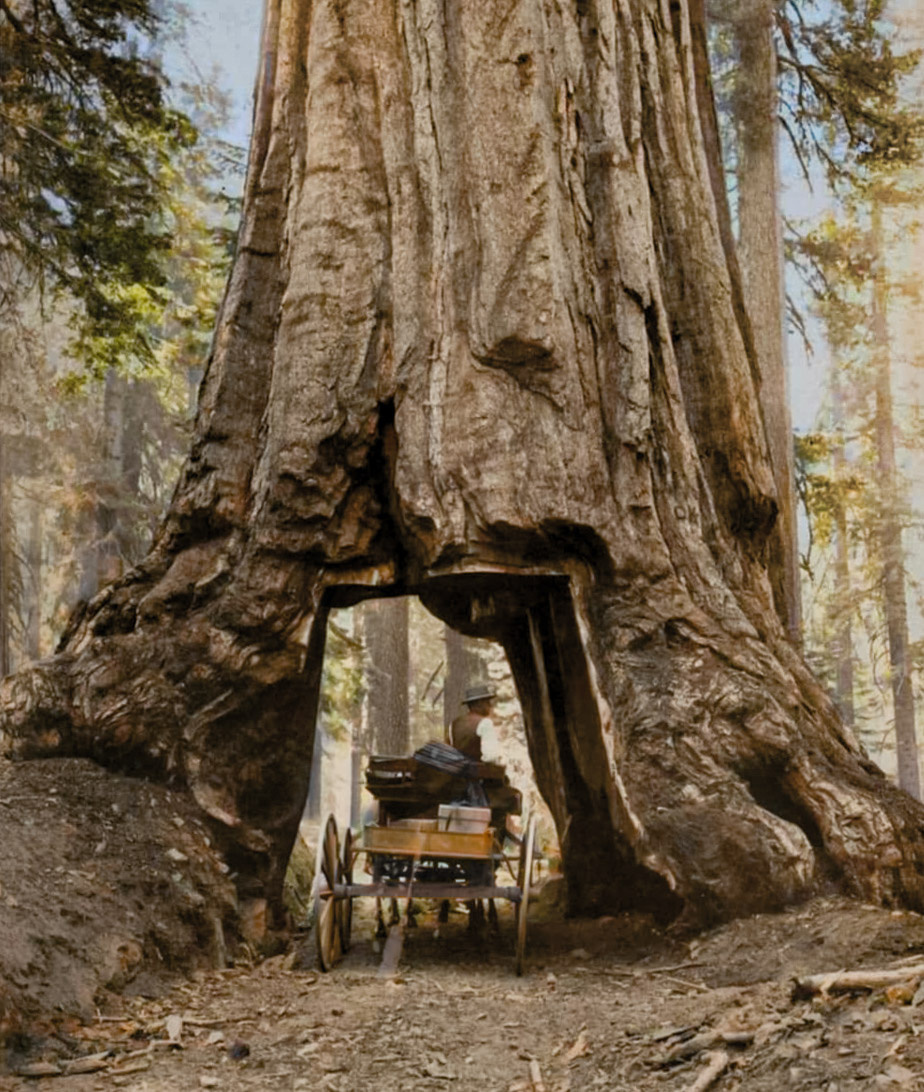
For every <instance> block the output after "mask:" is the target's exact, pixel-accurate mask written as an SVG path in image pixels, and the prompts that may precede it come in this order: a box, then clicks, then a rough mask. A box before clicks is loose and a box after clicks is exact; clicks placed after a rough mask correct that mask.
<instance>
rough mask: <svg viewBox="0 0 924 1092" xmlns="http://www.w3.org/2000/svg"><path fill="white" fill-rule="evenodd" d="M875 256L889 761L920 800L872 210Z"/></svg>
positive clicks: (881, 274)
mask: <svg viewBox="0 0 924 1092" xmlns="http://www.w3.org/2000/svg"><path fill="white" fill-rule="evenodd" d="M872 235H873V247H874V253H875V259H874V260H875V268H874V273H873V311H872V335H873V352H874V366H875V375H876V454H877V459H878V465H879V480H880V489H881V494H880V496H881V501H880V503H881V510H880V513H879V543H880V550H881V552H882V594H883V601H884V604H885V617H886V629H887V631H888V639H889V664H890V667H891V671H890V682H891V685H892V708H893V713H894V716H895V756H896V766H897V772H898V783H899V785H900V786H901V787H902V788H903V789H904V790H905V791H906V792H908V793H910V794H911V795H912V796H913V797H915V799H918V800H920V798H921V774H920V767H919V764H918V741H917V732H916V729H915V719H914V690H913V684H912V678H911V662H910V653H909V648H908V644H909V641H908V607H907V603H906V600H905V595H906V589H905V551H904V547H903V544H902V523H901V512H900V508H899V495H898V481H897V474H896V466H895V414H894V412H893V409H892V360H891V352H890V345H889V319H888V279H887V278H888V274H887V271H886V268H885V259H884V255H883V243H882V210H881V208H880V206H879V203H878V201H876V200H874V201H873V206H872Z"/></svg>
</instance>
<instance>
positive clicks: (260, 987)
mask: <svg viewBox="0 0 924 1092" xmlns="http://www.w3.org/2000/svg"><path fill="white" fill-rule="evenodd" d="M554 888H555V884H554V883H553V884H551V885H550V888H549V890H550V891H551V890H554ZM434 911H435V908H434ZM535 917H536V918H537V920H536V921H535V922H531V925H530V936H529V958H528V965H527V969H526V973H525V974H524V975H523V977H522V978H517V977H516V976H515V975H514V973H513V956H512V949H513V920H512V917H511V916H510V914H509V912H508V911H506V910H505V911H503V912H502V914H501V921H500V931H499V933H496V934H495V933H491V932H490V931H484V932H480V933H472V932H470V931H469V930H468V929H467V926H466V918H465V915H464V913H462V912H461V911H460V912H456V913H454V914H453V915H452V918H451V920H450V922H449V924H448V926H446V925H444V926H443V927H442V928H441V929H440V931H439V935H437V925H436V917H435V912H427V913H426V914H422V915H421V916H420V918H419V919H418V920H419V924H418V927H417V928H415V929H407V930H405V941H404V948H403V954H402V958H401V962H400V964H399V965H398V969H397V972H396V973H395V974H393V975H392V976H390V977H381V976H380V974H379V970H380V963H381V954H380V952H379V950H378V949H379V947H380V946H379V944H378V943H377V942H376V941H375V940H374V936H373V924H374V923H373V922H372V920H371V917H370V916H369V914H368V912H364V913H363V914H361V915H359V914H358V915H357V920H356V921H355V924H354V944H353V947H352V948H351V950H350V952H349V953H348V954H347V955H346V956H345V958H344V959H343V961H342V962H341V963H340V964H339V965H338V966H337V967H336V968H335V969H334V970H333V971H332V972H331V973H328V974H321V973H318V972H317V971H315V970H299V969H297V966H298V963H299V961H300V960H301V959H303V957H304V953H303V952H301V951H300V950H299V949H298V948H297V947H296V948H295V949H294V950H293V951H291V952H290V953H289V954H287V955H279V956H276V957H273V958H270V959H267V960H264V961H262V962H256V963H253V964H251V965H241V966H235V967H233V968H230V969H227V970H224V971H218V972H204V971H196V972H193V974H192V976H191V977H189V978H187V979H185V980H182V981H175V982H174V984H173V985H172V986H170V985H169V984H163V985H162V986H161V987H160V988H154V987H152V986H150V985H149V987H148V988H147V989H146V991H145V992H147V993H148V994H149V996H135V997H127V996H123V995H117V994H114V993H112V994H108V995H107V996H106V998H105V1003H104V1006H103V1009H102V1011H101V1012H100V1013H99V1014H98V1016H96V1017H94V1018H92V1019H89V1020H85V1021H83V1022H80V1021H77V1020H70V1021H68V1020H61V1021H59V1023H58V1025H57V1027H56V1028H55V1029H53V1030H52V1029H49V1031H48V1034H47V1037H46V1038H45V1039H44V1040H39V1041H33V1042H32V1044H31V1050H30V1052H29V1054H28V1056H26V1055H23V1056H22V1057H18V1058H17V1057H15V1056H10V1057H9V1058H8V1062H9V1063H10V1065H11V1066H12V1068H13V1070H14V1072H15V1070H16V1069H17V1068H18V1069H19V1070H20V1071H21V1072H32V1073H35V1074H36V1075H35V1076H33V1077H24V1076H16V1075H12V1074H11V1075H8V1076H5V1077H0V1090H3V1092H13V1090H22V1089H26V1088H28V1089H38V1090H40V1092H44V1090H50V1089H66V1090H67V1092H104V1090H108V1089H112V1088H124V1089H128V1090H130V1092H167V1090H170V1092H174V1090H177V1089H199V1088H219V1089H223V1090H227V1092H245V1090H256V1089H273V1090H277V1089H279V1090H285V1092H288V1090H293V1092H297V1090H301V1089H305V1090H309V1089H311V1090H314V1089H321V1090H329V1092H354V1090H355V1092H364V1090H366V1089H376V1090H380V1092H391V1090H394V1092H398V1090H401V1092H414V1090H423V1089H428V1090H430V1089H458V1090H460V1092H461V1090H469V1089H471V1090H483V1092H565V1090H570V1092H580V1090H584V1089H594V1088H601V1089H620V1090H621V1089H625V1090H645V1089H664V1090H672V1089H697V1090H704V1089H706V1088H710V1089H717V1090H728V1089H738V1088H740V1089H748V1090H753V1092H771V1090H773V1092H778V1090H780V1089H796V1090H803V1089H804V1090H808V1089H813V1090H815V1089H823V1090H826V1092H835V1090H836V1092H845V1090H847V1089H879V1088H886V1089H887V1088H895V1089H902V1088H907V1089H917V1088H924V1008H918V1007H917V1004H918V1003H919V1002H920V1000H921V997H920V996H918V994H917V990H916V989H915V985H914V983H912V984H911V985H908V986H900V987H896V988H892V989H890V990H889V991H882V990H874V991H869V990H866V991H861V992H858V993H851V994H841V995H838V994H836V993H835V992H834V989H835V987H833V986H832V987H831V993H830V995H825V996H820V997H816V998H814V999H812V1000H794V999H793V979H794V976H796V975H802V974H806V973H821V972H836V971H839V970H841V969H843V968H858V967H876V968H884V967H896V966H897V967H899V968H900V967H902V966H903V965H910V963H911V962H914V963H921V962H924V956H922V958H921V959H916V958H915V956H914V953H915V952H922V953H924V918H921V917H920V916H918V915H915V914H905V913H891V912H889V911H885V910H881V909H878V908H874V907H867V906H862V905H858V904H856V903H850V902H847V901H845V900H841V899H820V900H816V901H814V902H812V903H809V904H807V905H805V906H803V907H801V908H798V909H795V910H792V911H789V912H787V913H783V914H778V915H762V916H758V917H753V918H750V919H746V920H742V921H737V922H733V923H731V924H729V925H726V926H723V927H721V928H719V929H716V930H714V931H712V932H710V933H708V934H705V935H701V936H698V937H696V938H694V939H685V940H680V939H676V938H673V937H671V936H670V935H668V934H665V933H664V932H662V931H660V930H658V929H657V928H655V927H654V926H653V925H652V924H651V922H650V920H648V919H645V918H641V917H637V916H633V915H626V916H622V917H619V918H603V919H599V920H596V921H565V920H561V919H560V918H559V917H558V914H557V910H556V907H555V905H554V899H550V898H548V897H546V898H542V897H540V898H539V899H538V900H537V903H536V905H535ZM921 994H922V995H924V990H922V991H921ZM153 995H156V996H153ZM80 1058H83V1059H84V1060H83V1061H76V1062H75V1060H76V1059H80ZM36 1065H38V1066H39V1067H41V1065H44V1066H46V1067H48V1069H47V1070H46V1071H47V1072H50V1071H51V1070H52V1069H58V1070H61V1071H64V1072H65V1073H66V1071H67V1070H68V1068H70V1075H62V1076H47V1077H41V1076H39V1075H38V1074H39V1072H40V1068H39V1069H36ZM30 1066H31V1067H32V1068H31V1069H29V1068H27V1067H30ZM81 1067H85V1068H88V1069H92V1068H94V1067H98V1068H97V1071H96V1072H90V1073H80V1072H75V1071H74V1070H75V1069H76V1070H80V1069H81ZM710 1073H715V1078H714V1080H708V1077H709V1074H710ZM697 1082H698V1083H697Z"/></svg>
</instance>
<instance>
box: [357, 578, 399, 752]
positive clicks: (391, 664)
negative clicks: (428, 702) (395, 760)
mask: <svg viewBox="0 0 924 1092" xmlns="http://www.w3.org/2000/svg"><path fill="white" fill-rule="evenodd" d="M363 632H364V635H365V645H366V695H367V697H366V701H367V703H368V721H367V723H368V732H369V741H368V746H370V747H371V748H372V750H373V753H375V754H380V755H403V754H407V752H408V748H409V746H410V738H411V722H410V706H409V702H408V675H409V668H410V664H409V658H408V600H407V597H406V596H401V597H399V598H398V599H378V600H374V601H371V602H368V603H366V605H365V608H364V610H363Z"/></svg>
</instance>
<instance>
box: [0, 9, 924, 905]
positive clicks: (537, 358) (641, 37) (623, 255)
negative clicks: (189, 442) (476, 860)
mask: <svg viewBox="0 0 924 1092" xmlns="http://www.w3.org/2000/svg"><path fill="white" fill-rule="evenodd" d="M265 35H266V38H265V47H264V53H263V61H262V66H261V74H260V79H259V88H258V96H257V104H256V111H255V126H256V127H255V133H254V139H253V145H252V150H251V161H250V170H249V177H248V183H247V192H246V204H245V212H244V219H243V225H242V229H241V236H240V245H239V253H238V256H237V260H236V263H235V266H234V270H233V273H232V276H231V281H230V285H229V288H228V293H227V296H226V299H225V302H224V306H223V309H222V313H221V317H220V320H219V325H218V330H217V333H216V336H215V341H214V348H213V353H212V358H211V360H210V362H209V367H208V371H207V374H206V377H205V380H204V385H203V389H202V398H201V403H200V410H199V415H198V419H197V424H196V433H195V438H194V443H193V449H192V452H191V454H190V457H189V460H188V463H187V465H186V468H185V472H184V474H183V477H182V480H181V482H180V484H179V486H178V489H177V492H176V495H175V497H174V500H173V503H172V505H171V508H170V511H169V513H168V515H167V518H166V520H165V523H164V525H163V528H162V530H161V532H160V534H159V536H158V538H157V541H156V543H155V545H154V547H153V549H152V551H151V553H150V555H149V556H148V558H147V559H146V560H145V561H144V562H143V563H142V564H141V565H140V566H138V567H137V568H136V569H135V570H133V571H132V572H130V573H128V574H126V575H125V576H124V577H123V578H122V579H121V580H119V581H118V582H117V583H115V584H114V585H111V586H110V587H109V588H107V589H105V590H104V591H103V592H102V593H101V594H100V595H99V596H98V597H97V598H96V599H95V600H94V601H93V602H92V603H91V604H90V606H89V609H88V610H87V611H86V612H85V613H84V614H83V615H82V616H80V617H78V618H75V620H74V622H73V624H72V625H71V627H70V630H69V632H68V633H67V635H66V638H65V640H64V643H63V646H62V649H61V651H60V652H59V654H58V655H57V656H56V657H55V659H53V660H51V661H48V662H45V663H43V664H40V665H38V666H37V667H36V668H34V669H33V670H31V671H29V672H26V673H23V674H20V675H18V676H15V677H13V678H11V679H10V680H8V681H7V682H6V683H5V689H4V703H5V704H4V716H3V722H2V723H3V729H4V731H5V733H6V739H7V741H8V747H9V749H10V750H11V751H13V752H14V753H16V754H19V755H39V754H49V753H80V754H86V755H91V756H93V757H95V758H97V759H98V760H99V761H102V762H105V763H110V764H119V765H121V766H123V767H126V768H129V769H131V770H136V771H139V772H141V771H145V772H147V773H149V774H150V775H157V776H167V777H170V778H172V779H173V780H174V781H175V782H176V783H177V784H185V785H186V786H188V788H189V790H190V791H191V793H192V794H193V795H194V797H195V799H196V800H197V801H198V802H199V804H200V805H201V806H202V808H204V809H205V811H206V812H207V813H208V814H209V815H210V816H211V817H212V818H213V819H214V821H215V825H216V830H218V831H219V832H222V833H223V835H224V841H223V845H224V846H225V848H226V852H227V853H228V855H229V856H230V857H231V858H233V864H234V868H235V871H236V872H237V873H238V875H239V876H241V877H244V878H246V879H247V881H248V883H250V884H251V889H252V887H253V884H254V883H255V882H259V883H261V884H262V885H263V887H264V890H265V892H266V894H268V895H269V896H270V897H271V898H273V899H275V898H277V897H278V893H279V889H280V884H281V878H282V868H283V866H284V862H285V858H286V856H287V854H288V851H289V847H290V845H291V844H292V839H293V837H294V833H295V829H296V826H297V823H298V818H299V816H300V814H301V809H302V805H303V802H304V797H305V792H306V789H307V784H308V771H309V765H310V755H311V743H312V734H313V726H314V723H315V715H314V714H315V709H316V703H317V694H318V681H319V673H320V664H321V658H322V652H323V643H324V630H325V616H326V612H327V610H328V609H329V608H330V606H331V605H334V604H337V603H347V602H351V601H356V600H357V599H361V598H364V597H371V596H375V595H377V594H380V593H381V592H382V591H383V590H385V591H389V592H395V591H402V592H409V591H416V592H417V593H418V594H420V595H421V597H422V598H423V600H424V602H425V603H426V604H427V605H428V606H429V607H430V609H432V610H434V611H435V612H437V613H438V614H439V615H440V616H441V617H442V618H443V619H444V620H445V621H446V622H448V623H449V624H451V625H454V626H456V627H457V628H459V629H460V630H461V631H463V632H465V633H467V634H469V635H472V636H488V637H493V638H495V639H497V640H500V641H501V642H502V643H503V644H504V645H505V647H506V650H507V653H508V656H509V658H510V662H511V666H512V668H513V670H514V673H515V677H516V682H517V686H518V689H519V693H520V698H521V701H522V704H523V708H524V713H525V717H526V724H527V732H528V738H529V745H530V751H531V755H532V760H533V763H534V766H535V770H536V775H537V778H538V783H539V785H540V788H541V790H542V792H543V794H544V795H545V797H546V799H547V800H548V802H549V805H550V807H551V810H552V813H553V815H554V817H555V821H556V823H557V825H558V830H559V835H560V839H561V842H562V846H563V852H564V869H565V873H566V878H567V881H568V888H569V895H570V899H571V906H572V908H573V909H575V910H591V909H599V908H609V909H614V908H618V907H620V906H627V905H647V906H649V907H652V908H653V909H656V910H658V911H660V912H662V913H664V914H672V913H677V912H680V911H681V910H684V909H685V910H686V911H687V912H688V913H689V914H690V915H691V916H698V917H700V918H710V917H711V918H717V917H723V916H728V915H731V914H737V913H744V912H748V911H752V910H757V909H767V908H770V907H774V906H779V905H781V904H783V903H786V902H788V901H790V900H793V899H797V898H800V897H802V896H804V895H806V894H807V893H809V892H810V891H812V890H813V889H815V886H816V885H817V883H818V881H819V878H820V877H822V876H824V877H828V878H829V879H831V880H832V881H833V882H835V883H836V884H838V885H839V887H840V888H841V889H843V890H846V891H850V892H853V893H855V894H857V895H859V896H862V897H863V898H866V899H870V900H875V901H884V902H903V903H906V904H909V905H913V906H924V900H922V894H924V853H922V845H921V831H922V820H924V811H922V809H921V807H920V806H919V805H918V804H917V803H916V802H915V801H913V800H911V799H910V797H908V796H906V795H905V794H904V793H902V792H900V791H899V790H898V789H896V788H894V787H893V786H892V785H891V784H890V783H889V782H888V781H887V780H886V778H885V777H884V776H883V775H882V774H881V773H880V772H879V770H878V769H877V768H876V767H875V766H874V765H873V764H872V763H871V762H870V761H869V760H868V759H867V758H866V756H865V755H864V754H863V753H862V751H861V750H860V748H859V747H858V745H857V743H856V742H855V740H854V739H853V737H852V735H851V734H850V733H849V732H848V731H847V730H845V729H844V727H843V726H842V725H841V723H840V721H839V720H838V718H837V715H836V713H835V710H834V708H833V705H832V704H831V702H830V701H829V699H828V698H827V697H826V695H825V694H824V693H823V692H822V689H821V688H820V686H819V685H818V684H817V683H816V682H815V680H814V679H813V678H812V676H811V675H810V673H809V672H808V671H807V669H806V668H805V666H804V665H803V662H802V660H801V659H800V657H799V656H798V654H797V653H796V651H795V650H794V648H793V646H792V645H791V644H790V642H789V641H788V639H787V637H786V634H785V633H784V630H783V627H782V625H781V623H780V621H779V619H778V617H777V614H776V611H775V609H774V603H773V596H772V591H771V587H770V581H769V578H768V572H767V544H768V540H769V538H770V536H771V535H772V534H773V530H774V526H775V521H776V517H777V511H778V504H777V499H776V490H775V486H774V481H773V474H772V472H771V468H770V461H769V455H768V450H767V441H766V436H765V431H764V425H763V421H762V418H761V413H760V408H759V404H758V393H757V387H758V377H757V370H756V369H757V364H756V361H755V359H754V357H753V352H752V350H751V348H750V344H751V342H750V339H749V338H748V337H747V336H745V328H746V319H745V313H744V310H743V296H742V291H741V286H740V284H739V283H738V279H737V277H736V275H735V273H734V263H733V261H732V260H731V258H730V256H729V252H728V250H727V245H726V244H727V241H728V231H727V226H728V216H727V209H726V208H725V206H724V195H723V193H722V190H721V186H718V187H715V188H714V187H713V184H712V179H713V178H715V177H717V176H718V174H719V172H718V170H717V166H718V165H717V161H716V159H715V148H716V134H715V130H714V114H713V110H712V104H711V99H710V97H709V95H710V93H709V89H708V83H707V80H706V72H705V69H704V65H703V58H704V41H703V28H702V17H701V12H700V10H699V7H698V6H697V7H696V8H695V9H694V11H693V14H692V16H691V10H690V6H689V4H688V3H687V0H677V2H676V3H672V4H670V5H669V4H668V3H666V2H663V3H662V2H660V0H596V2H594V0H581V2H579V3H575V4H570V5H560V4H557V3H551V2H546V0H514V2H512V3H511V2H509V0H504V2H503V3H500V2H493V0H485V2H484V3H477V4H476V3H461V2H459V0H449V2H447V3H442V4H437V3H434V2H433V0H343V2H339V3H336V4H335V3H330V2H324V0H315V2H308V0H271V2H270V3H269V7H268V12H267V19H266V29H265Z"/></svg>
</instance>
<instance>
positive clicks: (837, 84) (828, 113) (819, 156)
mask: <svg viewBox="0 0 924 1092" xmlns="http://www.w3.org/2000/svg"><path fill="white" fill-rule="evenodd" d="M884 8H885V0H834V2H833V3H828V2H805V0H785V2H784V3H781V4H779V5H778V7H777V13H776V25H777V29H778V32H779V35H778V49H777V59H778V64H779V70H780V113H781V120H782V123H783V125H784V127H785V128H786V131H787V132H788V133H789V136H790V138H791V141H792V147H793V150H794V152H795V154H796V155H797V157H798V158H799V160H800V162H801V163H802V164H803V168H804V170H805V173H806V176H807V177H808V174H809V162H810V160H815V161H816V162H818V163H819V164H821V166H822V168H823V169H824V172H825V175H826V177H827V180H828V183H829V185H830V186H831V187H832V189H833V188H836V187H837V186H838V185H840V184H841V183H844V182H852V181H853V180H855V179H856V177H857V174H856V172H857V169H861V170H868V169H880V168H883V167H890V168H891V167H895V166H898V165H901V164H909V163H915V162H917V160H918V158H919V156H920V151H921V148H920V145H921V139H922V135H924V119H922V116H921V112H920V110H919V109H912V107H911V106H909V105H907V104H903V103H902V102H901V97H900V91H901V85H902V81H903V79H904V78H905V77H907V76H908V75H909V74H910V73H911V72H913V71H914V69H915V67H916V66H917V64H918V61H919V59H920V55H919V53H918V52H917V51H908V52H904V53H900V52H899V53H897V52H895V51H894V49H893V45H892V40H891V39H892V33H891V31H890V28H889V27H888V26H887V24H886V23H885V22H884Z"/></svg>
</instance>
